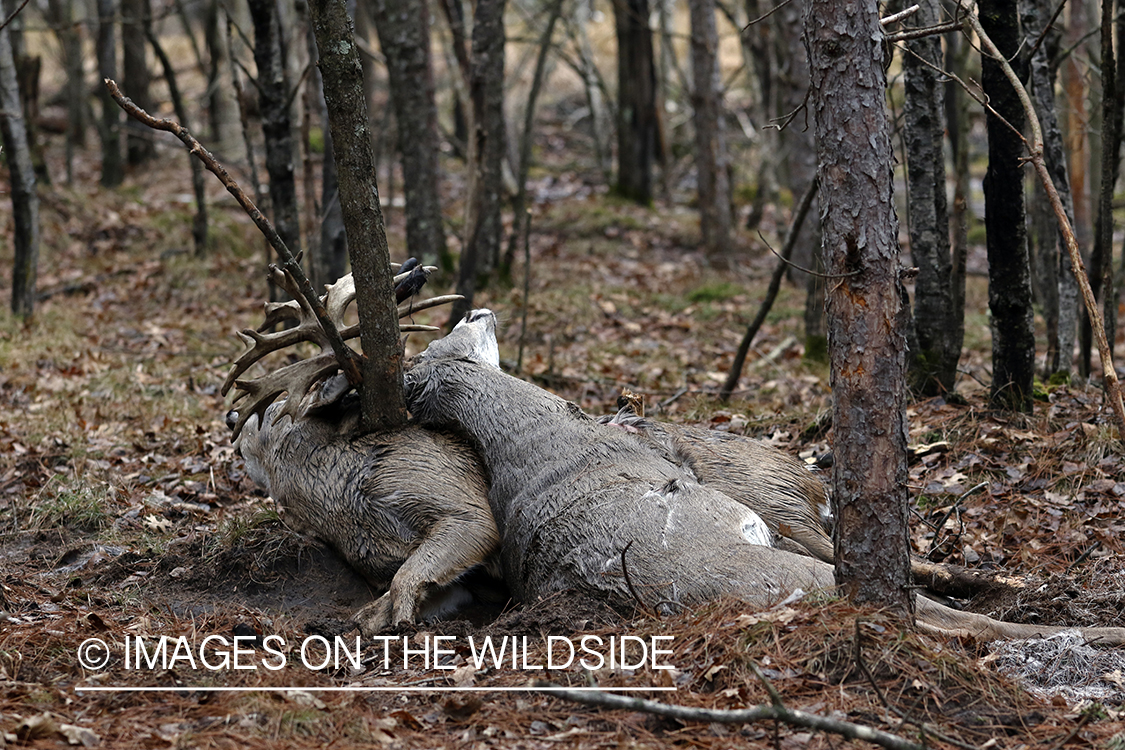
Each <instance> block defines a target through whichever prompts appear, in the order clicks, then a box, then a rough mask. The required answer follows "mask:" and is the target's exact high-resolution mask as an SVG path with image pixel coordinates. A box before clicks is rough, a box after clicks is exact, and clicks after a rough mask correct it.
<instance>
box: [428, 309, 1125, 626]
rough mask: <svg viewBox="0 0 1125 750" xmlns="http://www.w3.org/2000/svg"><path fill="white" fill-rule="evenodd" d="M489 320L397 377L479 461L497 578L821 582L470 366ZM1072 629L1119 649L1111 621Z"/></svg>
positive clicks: (757, 594) (697, 487)
mask: <svg viewBox="0 0 1125 750" xmlns="http://www.w3.org/2000/svg"><path fill="white" fill-rule="evenodd" d="M474 327H477V328H478V330H475V331H474V330H472V329H473V328H474ZM494 327H495V322H494V321H493V320H491V314H490V313H488V312H487V311H474V312H473V313H470V315H469V317H468V318H466V321H464V322H463V323H462V324H461V325H459V326H458V328H457V329H455V330H454V331H453V332H452V333H451V334H450V335H449V336H447V337H446V338H445V339H444V340H443V341H442V347H441V349H442V356H433V357H430V358H427V360H426V361H424V362H422V363H421V364H419V365H418V366H416V367H415V368H414V369H412V370H411V371H409V372H408V373H407V375H406V395H407V403H408V405H409V407H410V409H411V411H412V412H413V413H414V415H415V417H416V418H417V419H418V420H419V421H420V422H421V423H423V424H428V425H432V426H439V427H456V428H460V429H461V430H463V431H464V432H465V433H466V434H467V435H468V436H469V437H470V439H471V440H472V442H473V444H474V446H475V447H476V449H477V451H478V453H479V454H480V456H481V458H482V460H483V461H484V464H485V467H486V469H487V470H488V472H489V476H490V479H491V489H490V491H489V501H490V504H491V507H492V512H493V516H494V517H495V519H496V523H497V526H498V528H499V530H500V535H501V550H502V551H501V559H502V562H503V569H504V575H505V578H506V580H507V582H508V585H509V587H510V588H511V589H512V590H513V592H514V593H515V594H516V595H517V596H518V597H520V598H521V599H523V600H525V601H528V600H535V599H537V598H539V597H542V596H546V595H548V594H551V593H553V592H556V591H559V590H563V589H573V590H578V591H583V592H587V593H590V594H593V595H596V596H598V597H600V598H603V599H606V600H608V601H610V602H611V603H613V604H615V605H617V606H619V607H625V608H628V607H630V606H634V605H635V604H637V603H638V602H637V599H640V600H641V601H640V602H639V603H641V604H644V605H646V606H649V607H654V608H667V607H675V606H676V605H677V604H680V605H688V606H691V605H693V604H698V603H701V602H705V601H708V600H711V599H715V598H717V597H720V596H725V595H730V596H737V597H740V598H742V599H744V600H746V601H747V602H748V603H750V604H751V605H752V606H759V607H764V606H769V605H770V604H772V603H774V602H776V601H777V600H779V599H781V598H783V597H785V596H786V595H788V594H790V593H791V592H793V591H794V590H795V589H798V588H800V589H803V590H806V591H807V590H811V589H817V588H820V589H824V588H830V587H832V586H833V585H834V575H833V570H832V566H831V565H829V564H827V563H825V562H822V561H820V560H816V559H814V558H811V557H806V556H803V555H797V554H793V553H790V552H786V551H784V550H781V549H777V548H774V547H771V546H769V545H768V536H767V538H766V539H765V540H763V539H762V537H761V536H760V535H759V534H757V533H755V532H754V528H755V522H754V521H753V519H751V515H753V514H750V515H748V509H747V508H746V507H745V506H743V505H741V504H740V503H738V502H736V501H734V500H732V499H731V498H730V497H728V496H726V495H725V494H723V493H721V492H718V491H716V490H714V489H710V488H708V487H706V486H704V485H701V484H699V483H698V482H696V481H695V480H694V478H693V477H692V476H691V475H690V474H689V473H688V472H686V471H684V469H683V468H682V467H680V466H678V465H676V464H675V463H673V462H672V461H669V460H667V459H666V458H664V457H662V456H660V455H659V454H658V453H657V452H656V451H654V450H652V449H651V448H650V447H646V446H645V445H644V443H643V442H642V441H639V440H637V439H635V437H634V436H632V435H630V434H629V433H627V432H625V431H622V430H612V429H606V428H605V427H604V426H603V425H599V424H597V423H596V421H595V420H594V419H593V418H591V417H589V416H588V415H586V414H584V413H583V412H582V411H581V410H580V409H579V408H578V407H577V406H575V405H574V404H571V403H568V402H566V401H564V400H562V399H561V398H559V397H557V396H555V395H553V394H551V393H548V392H547V391H544V390H542V389H541V388H538V387H537V386H534V385H532V384H530V383H525V382H523V381H521V380H517V379H516V378H513V377H510V376H508V375H506V374H504V373H502V372H500V371H499V370H498V369H497V368H495V367H493V366H492V365H491V364H489V363H486V362H484V361H482V359H483V358H482V356H481V355H480V354H479V352H478V351H477V347H478V342H479V341H480V339H481V338H482V337H483V336H484V335H485V334H487V332H488V331H490V330H493V329H494ZM754 518H757V517H756V516H754ZM758 522H760V519H758ZM917 612H918V622H919V624H920V625H922V626H923V627H926V628H929V629H934V630H938V631H942V632H952V633H959V634H968V635H973V636H978V637H985V638H1021V637H1030V636H1033V635H1037V634H1044V633H1049V632H1054V631H1058V630H1061V629H1062V628H1052V627H1040V626H1034V625H1018V624H1013V623H1006V622H1000V621H997V620H993V619H992V618H989V617H985V616H983V615H976V614H971V613H966V612H959V611H956V610H952V609H950V608H948V607H945V606H943V605H940V604H937V603H936V602H933V601H930V600H928V599H925V598H919V599H918V608H917ZM1084 633H1085V634H1086V635H1087V636H1088V637H1094V638H1100V639H1101V640H1102V642H1103V643H1109V644H1120V643H1125V628H1087V629H1084Z"/></svg>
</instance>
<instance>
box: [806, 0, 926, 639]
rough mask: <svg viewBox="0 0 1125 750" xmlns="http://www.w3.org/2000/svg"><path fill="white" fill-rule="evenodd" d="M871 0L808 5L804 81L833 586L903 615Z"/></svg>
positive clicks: (898, 460) (900, 455)
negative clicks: (812, 155)
mask: <svg viewBox="0 0 1125 750" xmlns="http://www.w3.org/2000/svg"><path fill="white" fill-rule="evenodd" d="M882 37H883V34H882V31H881V27H880V25H879V14H878V7H877V4H876V3H875V2H868V3H839V2H836V1H835V0H812V2H810V3H809V4H808V7H807V9H806V13H805V39H806V44H807V45H808V50H809V63H810V64H809V68H810V71H811V78H812V90H811V96H810V102H811V105H812V107H813V110H814V112H815V122H816V144H817V150H816V153H817V158H818V163H819V179H820V192H821V205H822V206H823V210H822V212H821V223H822V226H823V236H824V257H825V259H826V261H827V265H828V270H829V272H830V273H832V274H833V275H834V278H833V281H832V284H831V285H830V289H829V293H828V326H829V337H828V338H829V342H830V356H831V364H832V392H833V398H834V406H833V422H832V424H833V429H834V430H835V432H836V438H835V465H834V468H833V486H834V487H835V492H834V494H833V505H834V506H835V509H836V531H835V539H834V544H835V555H836V581H837V583H838V584H839V585H840V586H841V587H842V589H843V590H844V592H845V593H846V594H847V596H848V597H849V598H850V599H851V600H852V601H856V602H873V603H878V604H880V605H882V606H885V607H888V608H889V609H891V610H892V611H894V612H896V613H897V614H898V615H899V616H900V617H902V618H904V619H908V618H912V616H913V611H914V597H913V591H912V589H910V588H909V587H908V584H909V581H910V555H909V543H908V539H907V525H906V500H907V493H906V477H907V475H906V410H905V400H906V386H905V375H906V340H905V338H904V336H903V334H902V325H903V317H904V312H905V309H904V306H903V305H902V298H901V296H900V294H899V288H900V283H899V279H898V264H899V259H898V255H899V249H898V241H897V231H898V219H897V217H896V216H895V209H894V200H893V196H892V190H893V181H892V176H893V175H892V171H891V165H892V154H891V140H890V125H889V122H888V118H887V112H886V107H885V104H884V96H885V86H886V74H885V73H884V72H883V45H882Z"/></svg>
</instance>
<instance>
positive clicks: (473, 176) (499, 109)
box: [449, 0, 506, 325]
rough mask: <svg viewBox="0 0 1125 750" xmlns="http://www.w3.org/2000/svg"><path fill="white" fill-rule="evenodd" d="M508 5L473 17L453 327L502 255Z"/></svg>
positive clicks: (482, 4) (485, 7)
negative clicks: (465, 194) (464, 201)
mask: <svg viewBox="0 0 1125 750" xmlns="http://www.w3.org/2000/svg"><path fill="white" fill-rule="evenodd" d="M504 4H505V0H477V7H476V12H475V13H474V15H473V51H472V58H471V66H472V70H471V73H470V76H469V96H470V99H471V100H472V105H473V118H472V126H471V131H470V137H469V154H470V158H469V165H468V166H469V170H470V171H469V184H470V190H469V199H468V200H469V207H468V221H467V222H466V229H467V231H466V239H465V247H464V250H463V251H462V252H461V267H460V269H459V271H458V277H457V293H458V294H461V295H463V296H464V297H465V298H464V299H463V300H460V301H458V302H455V303H453V310H452V313H451V315H450V318H449V322H450V325H453V324H456V323H457V322H458V321H459V320H461V318H462V317H464V315H465V313H466V312H468V311H469V310H470V309H472V306H473V295H474V294H475V293H476V289H477V283H478V280H479V279H480V278H487V276H488V274H490V273H491V272H492V269H493V268H494V267H495V265H496V261H497V260H498V259H499V253H500V238H501V234H502V232H503V229H504V227H503V224H502V222H501V220H500V218H501V217H500V209H501V197H502V193H503V189H504V179H503V172H502V165H503V161H504V150H505V147H506V145H505V142H504Z"/></svg>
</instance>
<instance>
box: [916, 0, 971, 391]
mask: <svg viewBox="0 0 1125 750" xmlns="http://www.w3.org/2000/svg"><path fill="white" fill-rule="evenodd" d="M920 6H921V10H920V12H918V13H917V14H915V16H914V18H913V21H914V23H916V24H918V25H919V26H923V27H925V26H932V25H934V24H936V23H938V22H939V21H940V20H941V7H940V5H939V4H938V2H937V0H921V2H920ZM941 63H942V56H941V40H940V39H939V38H938V37H936V36H930V37H923V38H921V39H913V40H911V41H909V42H907V51H906V53H905V54H904V55H903V58H902V64H903V68H904V69H905V72H906V102H905V107H904V114H905V118H906V122H905V131H906V138H907V141H906V150H907V167H908V169H907V183H908V185H909V191H908V192H909V195H910V250H911V255H912V256H913V259H914V265H915V266H917V268H918V278H917V281H916V283H915V287H914V331H915V335H916V336H917V346H918V348H917V350H915V351H912V352H911V356H910V384H911V387H912V388H913V390H915V391H916V392H918V393H919V394H922V395H926V396H936V395H939V394H942V393H948V392H950V391H952V390H953V385H954V381H955V380H956V379H957V361H958V360H959V359H960V357H961V350H960V347H959V346H957V347H956V348H954V347H955V344H956V343H957V342H956V340H955V338H956V330H957V325H956V322H955V321H954V315H953V294H952V289H951V284H952V274H951V260H950V256H949V216H948V213H947V210H946V202H945V151H944V147H943V136H944V132H945V123H944V118H943V115H944V101H943V99H944V97H943V96H942V94H943V90H942V84H941V82H940V81H939V75H938V71H939V70H940V69H941Z"/></svg>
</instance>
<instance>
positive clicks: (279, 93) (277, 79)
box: [249, 0, 366, 296]
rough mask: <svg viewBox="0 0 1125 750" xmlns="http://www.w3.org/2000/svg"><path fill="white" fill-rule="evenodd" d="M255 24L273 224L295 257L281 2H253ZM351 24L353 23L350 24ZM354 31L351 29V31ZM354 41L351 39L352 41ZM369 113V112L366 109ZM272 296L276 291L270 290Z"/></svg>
mask: <svg viewBox="0 0 1125 750" xmlns="http://www.w3.org/2000/svg"><path fill="white" fill-rule="evenodd" d="M249 5H250V16H251V18H252V20H253V23H254V63H255V64H256V65H257V67H258V102H259V104H258V109H259V114H260V115H261V117H262V133H263V134H264V135H265V143H266V172H267V173H268V174H269V178H270V183H269V195H270V204H271V205H272V207H273V223H274V226H275V227H277V233H278V235H280V237H281V239H282V241H283V242H284V243H285V244H286V246H288V247H289V249H290V250H291V251H292V252H293V254H294V255H296V254H297V253H299V252H300V250H301V222H300V209H299V208H298V205H297V182H296V179H295V177H294V168H293V153H294V148H293V133H292V126H291V124H290V118H289V82H288V80H287V76H286V74H285V64H284V57H283V50H282V48H281V32H280V28H279V24H280V18H279V16H278V10H277V0H250V2H249ZM349 23H350V22H349ZM349 28H350V27H349ZM349 39H350V37H349ZM365 109H366V108H365ZM270 292H271V296H272V295H273V294H274V290H273V289H272V288H271V290H270Z"/></svg>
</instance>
